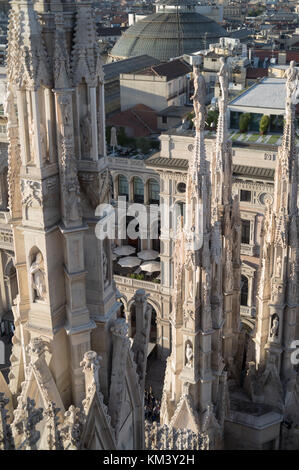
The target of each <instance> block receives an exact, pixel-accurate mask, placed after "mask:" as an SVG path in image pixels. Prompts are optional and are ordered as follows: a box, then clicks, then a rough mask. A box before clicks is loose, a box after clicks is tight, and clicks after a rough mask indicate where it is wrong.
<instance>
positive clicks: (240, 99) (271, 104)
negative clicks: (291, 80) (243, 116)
mask: <svg viewBox="0 0 299 470" xmlns="http://www.w3.org/2000/svg"><path fill="white" fill-rule="evenodd" d="M285 82H286V80H285V79H284V78H270V77H265V78H263V79H262V80H261V81H260V82H258V83H255V84H254V85H253V86H252V87H250V88H249V89H248V90H245V91H244V93H242V94H241V95H239V96H237V98H235V99H234V100H232V101H231V102H230V103H229V107H230V106H240V107H247V108H261V109H265V108H269V109H277V110H282V111H284V109H285V99H286V90H285Z"/></svg>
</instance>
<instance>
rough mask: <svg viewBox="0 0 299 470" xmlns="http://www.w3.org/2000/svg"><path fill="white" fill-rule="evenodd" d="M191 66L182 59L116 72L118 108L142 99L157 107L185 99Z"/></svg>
mask: <svg viewBox="0 0 299 470" xmlns="http://www.w3.org/2000/svg"><path fill="white" fill-rule="evenodd" d="M191 70H192V69H191V66H190V65H189V64H187V63H186V62H185V61H184V60H183V59H177V60H173V61H170V62H167V63H163V64H160V65H156V66H152V67H148V68H146V69H144V70H142V71H140V72H138V73H131V74H125V73H123V74H121V75H120V95H121V110H122V111H125V110H126V109H128V108H131V107H132V106H135V105H136V104H139V103H142V104H144V105H146V106H149V107H151V108H153V109H154V110H155V111H161V110H162V109H165V108H167V107H168V106H182V105H184V104H185V103H186V101H187V97H188V90H189V86H188V84H189V78H188V75H189V74H190V72H191Z"/></svg>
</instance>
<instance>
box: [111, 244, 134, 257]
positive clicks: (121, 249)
mask: <svg viewBox="0 0 299 470" xmlns="http://www.w3.org/2000/svg"><path fill="white" fill-rule="evenodd" d="M135 250H136V248H134V247H133V246H130V245H123V246H118V247H117V248H115V249H114V250H113V253H114V254H115V255H118V256H128V255H132V254H133V253H135Z"/></svg>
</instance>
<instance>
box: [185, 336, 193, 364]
mask: <svg viewBox="0 0 299 470" xmlns="http://www.w3.org/2000/svg"><path fill="white" fill-rule="evenodd" d="M192 365H193V348H192V346H191V344H190V343H189V341H187V343H186V367H188V368H189V369H190V368H191V367H192Z"/></svg>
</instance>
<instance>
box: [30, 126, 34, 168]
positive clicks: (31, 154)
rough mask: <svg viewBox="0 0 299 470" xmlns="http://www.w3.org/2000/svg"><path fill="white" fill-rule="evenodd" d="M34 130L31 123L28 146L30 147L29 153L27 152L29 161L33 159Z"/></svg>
mask: <svg viewBox="0 0 299 470" xmlns="http://www.w3.org/2000/svg"><path fill="white" fill-rule="evenodd" d="M34 137H35V134H34V128H33V121H31V125H30V127H29V145H30V152H29V160H32V159H33V155H34V150H35V142H34Z"/></svg>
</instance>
